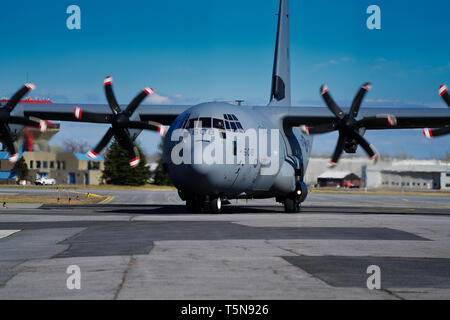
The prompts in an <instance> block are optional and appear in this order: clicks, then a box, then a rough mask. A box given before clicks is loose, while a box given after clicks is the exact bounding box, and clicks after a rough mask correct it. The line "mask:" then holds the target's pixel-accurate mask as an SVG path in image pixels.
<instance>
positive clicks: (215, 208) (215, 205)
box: [209, 197, 222, 214]
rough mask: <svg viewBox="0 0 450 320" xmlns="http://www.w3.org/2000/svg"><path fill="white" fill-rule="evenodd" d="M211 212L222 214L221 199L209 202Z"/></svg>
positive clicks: (213, 199)
mask: <svg viewBox="0 0 450 320" xmlns="http://www.w3.org/2000/svg"><path fill="white" fill-rule="evenodd" d="M209 211H210V212H211V213H215V214H218V213H221V212H222V200H221V199H220V197H217V198H212V199H211V200H210V202H209Z"/></svg>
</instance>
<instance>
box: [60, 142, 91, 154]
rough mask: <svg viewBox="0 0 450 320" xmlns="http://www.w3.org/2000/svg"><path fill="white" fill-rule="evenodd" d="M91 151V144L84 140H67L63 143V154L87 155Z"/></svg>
mask: <svg viewBox="0 0 450 320" xmlns="http://www.w3.org/2000/svg"><path fill="white" fill-rule="evenodd" d="M89 149H90V147H89V143H88V142H87V141H84V140H75V139H66V140H64V142H63V147H62V151H63V152H70V153H74V152H80V153H86V152H88V151H89Z"/></svg>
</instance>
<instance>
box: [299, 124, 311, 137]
mask: <svg viewBox="0 0 450 320" xmlns="http://www.w3.org/2000/svg"><path fill="white" fill-rule="evenodd" d="M300 131H301V132H303V133H306V134H307V135H309V127H308V126H307V125H301V126H300Z"/></svg>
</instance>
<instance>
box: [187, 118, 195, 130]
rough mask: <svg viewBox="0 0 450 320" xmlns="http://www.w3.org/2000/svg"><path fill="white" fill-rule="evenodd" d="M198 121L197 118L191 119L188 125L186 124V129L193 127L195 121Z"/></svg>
mask: <svg viewBox="0 0 450 320" xmlns="http://www.w3.org/2000/svg"><path fill="white" fill-rule="evenodd" d="M196 121H198V119H197V118H194V119H189V121H188V125H187V126H186V129H193V128H194V124H195V122H196Z"/></svg>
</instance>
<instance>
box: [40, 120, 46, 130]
mask: <svg viewBox="0 0 450 320" xmlns="http://www.w3.org/2000/svg"><path fill="white" fill-rule="evenodd" d="M46 130H47V122H45V121H44V120H41V121H39V131H41V132H45V131H46Z"/></svg>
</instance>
